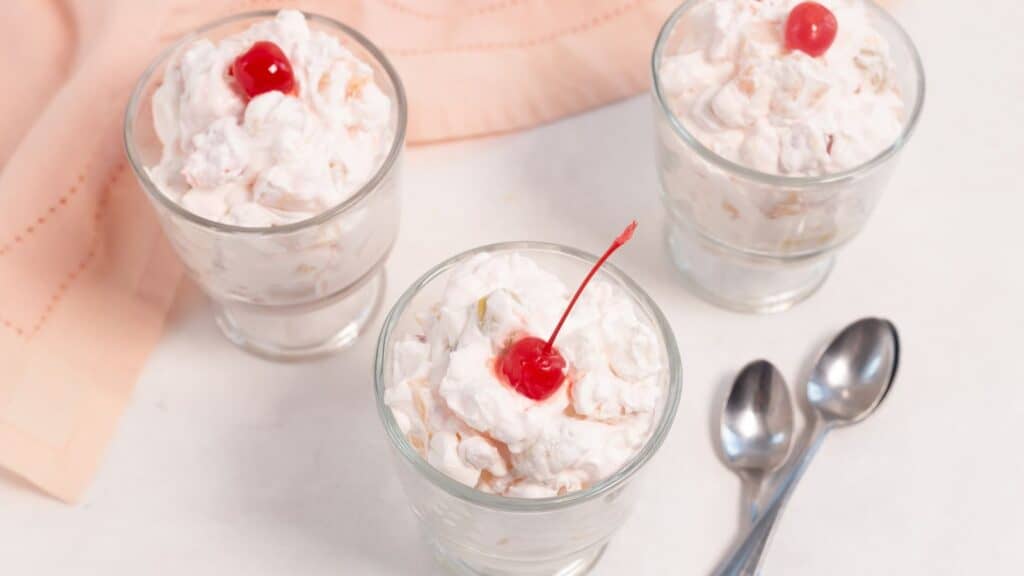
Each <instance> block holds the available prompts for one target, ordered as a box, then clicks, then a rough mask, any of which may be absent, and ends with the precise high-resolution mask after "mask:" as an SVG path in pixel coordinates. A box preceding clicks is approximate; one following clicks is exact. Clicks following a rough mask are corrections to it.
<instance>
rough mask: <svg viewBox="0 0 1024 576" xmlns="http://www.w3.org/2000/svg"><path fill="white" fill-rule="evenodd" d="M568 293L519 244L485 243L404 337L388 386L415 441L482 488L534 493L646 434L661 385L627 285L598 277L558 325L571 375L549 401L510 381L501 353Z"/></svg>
mask: <svg viewBox="0 0 1024 576" xmlns="http://www.w3.org/2000/svg"><path fill="white" fill-rule="evenodd" d="M570 296H571V294H570V292H569V291H568V289H567V288H566V286H565V285H564V284H563V283H562V282H561V281H560V280H559V279H558V277H556V276H555V275H554V274H552V273H550V272H548V271H545V270H543V269H541V268H540V267H539V266H538V265H537V264H536V263H535V262H534V261H533V260H531V259H529V258H527V257H525V256H523V255H520V254H510V255H491V254H480V255H477V256H475V257H474V258H472V259H470V260H469V261H467V262H465V263H463V264H461V265H460V266H459V267H458V268H456V269H455V270H453V271H452V273H451V278H450V280H449V282H448V285H447V286H446V288H445V291H444V295H443V297H442V299H441V301H440V302H439V303H438V304H437V305H436V306H434V307H433V308H432V309H431V310H430V311H429V312H428V313H426V314H424V315H423V316H421V317H420V319H419V320H420V324H421V326H422V330H423V332H422V334H419V335H416V336H409V337H407V338H405V339H402V340H400V341H398V342H397V343H396V344H395V346H394V349H393V356H394V361H393V366H392V370H393V373H392V376H393V377H392V379H391V380H390V383H389V386H388V388H387V390H386V392H385V402H386V403H387V405H388V406H390V408H391V410H392V413H393V414H394V417H395V420H396V421H397V422H398V425H399V426H400V428H401V430H402V431H403V433H405V434H406V436H407V437H408V439H409V441H410V443H411V444H412V445H413V446H414V447H415V448H416V449H417V450H418V451H420V453H421V454H423V456H424V457H425V458H426V459H427V461H428V462H429V463H430V464H431V465H433V466H434V467H436V468H438V469H439V470H441V471H442V472H444V473H445V474H447V475H449V476H451V477H452V478H455V479H456V480H458V481H459V482H462V483H463V484H466V485H468V486H474V487H476V488H477V489H479V490H482V491H486V492H492V493H496V494H502V495H506V496H515V497H524V498H538V497H546V496H554V495H558V494H564V493H566V492H571V491H574V490H580V489H584V488H586V487H588V486H590V485H592V484H593V483H595V482H597V481H599V480H601V479H602V478H605V477H607V476H609V475H611V474H613V473H615V472H616V471H617V470H618V469H619V468H621V467H622V466H623V465H624V464H625V463H626V462H627V461H628V460H629V459H630V458H631V457H632V456H634V455H635V454H636V453H637V452H638V451H639V450H640V449H641V448H642V447H643V445H644V443H645V442H646V441H647V439H648V438H649V436H650V434H651V431H652V426H653V423H654V420H655V412H656V409H657V406H658V403H659V401H660V399H661V397H662V394H663V383H662V382H663V370H664V366H663V360H662V356H661V351H660V348H659V346H660V344H659V341H658V338H657V335H656V333H655V331H654V328H653V327H652V326H651V325H650V323H649V322H648V321H647V320H646V319H645V318H644V317H643V316H642V315H641V314H640V312H639V311H638V309H637V308H636V305H635V304H634V303H633V301H632V300H631V299H630V297H629V296H628V295H627V294H625V293H624V292H623V291H622V290H621V289H619V288H617V287H615V286H614V285H612V284H610V283H607V282H602V281H599V280H596V281H594V282H592V283H591V284H590V286H589V287H588V288H587V289H586V290H585V291H584V292H583V295H582V296H581V298H580V300H579V302H578V303H577V304H576V307H575V308H574V309H573V312H572V314H570V316H569V318H568V320H567V322H566V324H565V326H564V327H563V329H562V332H561V334H560V335H559V338H558V342H557V346H558V349H559V350H560V352H561V353H562V355H563V357H564V358H565V360H566V362H567V364H568V374H569V376H568V378H567V379H566V382H565V384H563V385H562V387H561V388H560V389H559V390H558V391H557V392H555V394H554V395H552V396H551V397H549V398H547V399H545V400H543V401H534V400H531V399H529V398H527V397H525V396H523V395H521V394H519V393H518V392H516V391H515V390H514V389H512V388H511V387H510V386H509V385H508V384H507V383H506V382H505V381H504V379H503V378H500V377H499V376H498V375H497V373H496V371H495V369H494V363H495V359H496V358H497V357H498V356H499V355H500V354H501V352H502V350H503V349H504V348H505V347H506V346H507V345H508V343H509V341H510V340H511V339H513V338H514V337H517V336H519V335H522V334H531V335H540V336H541V337H543V336H546V335H547V334H549V333H550V332H551V330H552V329H553V328H554V326H555V324H556V322H557V321H558V318H559V316H560V315H561V313H562V311H563V310H564V309H565V306H566V305H567V304H568V302H569V297H570Z"/></svg>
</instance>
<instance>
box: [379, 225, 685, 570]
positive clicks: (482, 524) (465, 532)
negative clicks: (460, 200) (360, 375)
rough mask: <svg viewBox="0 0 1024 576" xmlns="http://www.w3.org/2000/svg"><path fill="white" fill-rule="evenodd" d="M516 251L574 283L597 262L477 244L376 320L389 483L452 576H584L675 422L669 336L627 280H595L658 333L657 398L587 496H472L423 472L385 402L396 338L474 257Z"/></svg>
mask: <svg viewBox="0 0 1024 576" xmlns="http://www.w3.org/2000/svg"><path fill="white" fill-rule="evenodd" d="M483 252H486V253H491V254H502V253H519V254H522V255H525V256H528V257H529V258H531V259H533V260H534V261H536V262H537V263H538V264H539V265H540V266H541V267H542V268H544V269H545V270H547V271H550V272H552V273H553V274H555V275H557V276H558V277H559V278H560V279H561V280H562V281H563V282H564V283H565V284H566V285H568V286H572V285H576V284H577V283H579V281H580V279H582V278H583V277H584V276H585V275H586V273H587V272H588V270H589V269H590V267H591V266H592V265H593V264H594V262H595V261H596V260H597V258H596V257H595V256H593V255H591V254H587V253H585V252H580V251H578V250H575V249H572V248H567V247H564V246H559V245H555V244H545V243H538V242H513V243H504V244H495V245H491V246H483V247H480V248H476V249H474V250H470V251H468V252H465V253H463V254H459V255H458V256H455V257H453V258H451V259H449V260H446V261H445V262H442V263H441V264H439V265H437V266H435V267H434V268H432V269H431V270H430V271H428V272H427V273H426V274H424V275H423V276H422V277H421V278H420V279H419V280H417V281H416V282H415V283H414V284H413V285H412V286H411V287H410V288H409V289H408V290H406V292H405V293H404V294H403V295H402V296H401V298H399V300H398V302H397V303H396V304H395V306H394V308H393V309H392V310H391V313H390V314H389V315H388V317H387V319H386V320H385V321H384V327H383V330H382V331H381V335H380V340H379V341H378V345H377V357H376V362H375V371H374V387H375V391H376V396H377V410H378V411H379V413H380V417H381V421H382V422H383V424H384V429H385V431H386V433H387V436H388V438H389V439H390V441H391V445H392V447H393V448H394V454H395V460H396V467H397V469H398V478H399V480H400V481H401V484H402V487H403V488H404V490H405V493H406V496H407V497H408V499H409V504H410V505H411V507H412V510H413V512H414V513H415V515H416V517H417V518H418V519H419V524H420V528H421V531H422V533H423V535H424V537H425V538H426V540H427V542H428V543H429V545H430V546H431V548H432V549H433V551H434V553H435V555H436V557H437V559H438V560H439V562H441V564H442V565H444V566H446V567H447V568H448V569H450V570H453V571H454V572H455V573H457V574H464V575H484V574H486V575H489V576H551V575H558V576H575V575H578V574H584V573H586V572H588V571H589V570H590V568H592V567H593V566H594V564H595V563H596V562H597V560H598V559H599V558H600V556H601V553H602V552H603V551H604V549H605V546H606V545H607V544H608V541H609V539H610V538H611V537H612V535H613V534H614V533H615V531H616V530H618V528H619V527H620V526H621V525H622V524H623V522H624V521H625V520H626V518H627V516H628V515H629V513H630V511H631V510H632V509H633V506H634V503H635V501H636V498H637V495H638V492H639V490H640V485H639V484H638V483H637V482H636V480H637V476H638V473H639V472H640V471H641V470H642V469H643V468H644V466H645V465H646V464H647V463H648V462H649V461H650V459H651V457H652V456H654V453H655V452H657V450H658V448H659V447H660V446H661V444H662V442H663V441H664V440H665V437H666V435H667V434H668V432H669V429H670V428H671V426H672V422H673V419H674V418H675V413H676V408H677V406H678V404H679V396H680V391H681V387H682V368H681V364H680V359H679V352H678V349H677V347H676V341H675V336H674V335H673V334H672V329H671V328H670V327H669V325H668V321H667V320H666V319H665V317H664V315H663V314H662V313H661V311H660V310H659V309H658V307H657V305H655V303H654V302H653V301H652V300H651V298H650V297H649V296H648V295H647V294H646V293H645V292H644V291H643V289H641V288H640V287H639V286H638V285H637V284H636V283H635V282H633V280H631V279H630V278H629V277H628V276H626V275H625V274H623V273H622V271H620V270H619V269H617V268H616V267H615V266H612V265H610V264H606V265H605V266H604V267H603V268H602V269H601V271H600V272H598V275H597V277H598V278H600V279H601V280H603V281H606V282H611V283H612V284H614V285H616V286H618V287H619V288H621V289H622V290H623V292H624V293H625V294H627V295H628V296H629V297H630V298H631V299H632V300H633V302H634V303H635V304H636V307H637V310H638V311H639V313H640V314H641V316H642V317H643V318H645V319H646V320H647V321H648V322H649V323H650V324H651V326H653V327H654V329H655V332H656V333H657V335H658V343H659V348H660V350H661V359H662V364H663V366H665V369H664V372H663V375H662V382H661V384H662V386H663V390H664V394H663V395H662V398H661V401H660V403H659V405H658V408H657V412H656V416H655V423H654V427H653V431H652V434H651V437H650V439H649V440H648V441H647V443H646V444H645V445H644V447H643V448H642V449H641V450H640V452H639V453H638V454H636V455H635V456H634V457H633V458H632V459H631V460H630V461H629V462H627V463H626V464H625V465H624V466H623V467H622V468H621V469H620V470H619V471H618V472H616V473H615V474H613V475H612V476H609V477H608V478H605V479H603V480H601V481H600V482H598V483H596V484H595V485H593V486H591V487H590V488H588V489H586V490H581V491H578V492H571V493H569V494H566V495H564V496H557V497H551V498H539V499H526V498H511V497H507V496H500V495H495V494H487V493H484V492H480V491H478V490H476V489H474V488H472V487H469V486H466V485H464V484H461V483H460V482H458V481H456V480H454V479H452V478H450V477H448V476H447V475H445V474H444V473H442V472H440V471H439V470H437V469H435V468H434V467H433V466H431V465H430V464H429V463H428V462H427V461H426V460H425V459H424V458H423V457H422V456H420V454H419V452H417V451H416V449H415V448H414V447H413V446H412V445H411V444H410V443H409V441H408V439H407V438H406V436H405V435H404V434H403V433H402V431H401V429H400V428H399V427H398V424H397V422H396V421H395V418H394V416H393V415H392V413H391V409H390V408H389V407H388V406H387V405H386V404H385V403H384V391H385V390H386V389H387V387H388V386H389V384H390V379H391V378H392V368H393V357H392V350H393V347H394V344H395V342H396V341H398V340H400V339H402V338H403V337H405V336H408V335H411V334H416V333H418V324H417V322H416V315H417V313H420V312H422V311H424V310H429V309H430V307H431V306H433V305H434V304H436V303H437V302H439V301H440V300H441V296H442V294H443V292H444V289H445V285H446V284H447V282H448V279H449V276H450V274H451V272H452V270H453V269H454V268H456V267H457V266H458V265H459V264H461V263H463V262H465V261H467V260H469V259H470V258H472V257H473V256H475V255H477V254H480V253H483Z"/></svg>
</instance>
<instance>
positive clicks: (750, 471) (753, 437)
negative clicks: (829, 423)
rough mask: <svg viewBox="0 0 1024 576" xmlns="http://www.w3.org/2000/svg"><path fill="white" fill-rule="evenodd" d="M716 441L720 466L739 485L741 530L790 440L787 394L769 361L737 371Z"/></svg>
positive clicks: (790, 411) (790, 406)
mask: <svg viewBox="0 0 1024 576" xmlns="http://www.w3.org/2000/svg"><path fill="white" fill-rule="evenodd" d="M719 439H720V441H721V448H722V456H723V457H724V459H725V465H726V466H728V467H729V469H731V470H732V471H733V472H735V473H736V474H737V475H738V476H739V477H740V481H741V482H742V491H743V496H742V500H741V501H742V507H741V520H742V522H743V525H744V526H746V525H748V524H750V523H751V522H753V521H754V519H756V518H757V498H758V497H759V496H760V494H761V485H762V484H763V483H764V479H765V477H766V476H767V475H768V474H769V473H771V472H772V471H773V470H775V469H776V468H778V467H779V466H780V465H781V464H782V462H783V461H785V459H786V454H788V453H789V446H790V444H792V440H793V404H792V402H791V400H790V398H789V389H788V388H786V381H785V379H784V378H783V377H782V374H780V373H779V371H778V369H777V368H775V366H774V365H773V364H772V363H771V362H768V361H767V360H755V361H753V362H751V363H750V364H747V365H746V366H744V367H743V369H742V370H740V373H739V374H738V375H737V376H736V380H735V381H733V384H732V388H731V389H730V390H729V396H728V398H726V399H725V405H724V406H722V415H721V424H720V425H719Z"/></svg>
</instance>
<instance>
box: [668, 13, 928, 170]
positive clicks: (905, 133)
mask: <svg viewBox="0 0 1024 576" xmlns="http://www.w3.org/2000/svg"><path fill="white" fill-rule="evenodd" d="M705 1H707V0H686V1H685V2H683V3H682V4H680V5H679V6H678V7H677V8H676V9H675V10H673V11H672V14H670V15H669V17H668V19H667V20H666V21H665V23H664V24H663V25H662V27H661V31H660V32H658V39H657V40H656V41H655V43H654V50H653V51H652V53H651V78H652V81H651V89H652V92H653V93H654V98H655V100H657V101H658V107H659V108H660V109H661V112H662V113H663V114H664V115H665V116H666V117H667V118H668V119H669V122H670V124H671V125H672V129H673V131H674V132H675V134H676V135H677V136H678V137H679V138H680V139H682V141H683V142H685V143H686V144H687V145H688V146H689V147H690V148H691V149H692V150H694V151H695V152H696V153H697V154H698V155H700V156H701V158H703V159H704V160H706V161H708V162H710V163H711V164H713V165H715V166H717V167H718V168H720V169H722V170H724V171H726V172H730V173H735V174H738V175H739V176H742V177H743V178H746V179H748V180H753V181H755V182H758V183H761V184H765V185H771V186H786V187H791V188H811V187H816V186H822V185H827V184H834V183H839V182H844V181H847V180H851V179H854V178H857V177H858V176H860V175H861V174H864V173H866V172H869V171H871V170H873V169H874V168H876V167H877V166H879V165H881V164H883V163H885V162H886V161H887V160H889V159H890V158H891V157H893V156H894V155H895V154H896V153H897V152H899V151H900V150H901V149H903V147H904V146H905V145H906V143H907V142H908V141H909V140H910V137H911V136H912V135H913V133H914V130H915V129H916V128H917V123H918V120H919V119H920V117H921V111H922V110H923V108H924V99H925V92H926V82H925V72H924V63H923V62H922V61H921V54H920V53H919V52H918V50H917V46H916V45H915V44H914V41H913V40H912V39H911V38H910V35H909V34H908V33H907V31H906V30H905V29H904V28H903V26H902V25H900V23H899V21H898V20H896V18H894V17H893V16H892V15H891V14H890V13H889V12H888V11H887V10H885V9H884V8H882V7H881V6H879V5H878V4H877V3H876V2H875V1H874V0H863V1H864V4H866V5H867V6H869V7H870V9H871V10H872V11H873V13H874V14H875V15H877V16H879V17H880V18H882V19H883V20H885V21H886V23H887V24H889V25H890V26H892V27H893V29H894V30H896V33H897V37H898V39H899V41H900V42H901V43H902V44H903V45H904V46H905V47H906V48H907V50H908V52H909V53H910V56H911V60H912V64H913V70H914V74H915V83H916V84H917V97H916V98H915V99H914V102H913V105H912V108H911V110H910V114H909V116H908V117H907V120H906V122H904V123H903V129H902V130H901V132H900V135H899V136H898V137H897V138H896V140H894V141H893V142H892V144H890V145H889V146H887V147H886V148H885V149H884V150H882V151H881V152H879V153H878V154H877V155H875V156H874V157H872V158H871V159H869V160H867V161H865V162H863V163H861V164H858V165H856V166H854V167H852V168H849V169H847V170H843V171H841V172H835V173H832V174H823V175H821V176H786V175H783V174H771V173H768V172H761V171H760V170H755V169H753V168H749V167H747V166H744V165H742V164H739V163H736V162H733V161H732V160H729V159H727V158H725V157H724V156H721V155H719V154H718V153H716V152H714V151H712V150H711V149H710V148H708V147H707V146H705V145H704V144H703V143H701V142H700V140H698V139H697V138H696V137H694V136H693V134H691V133H690V131H689V130H687V129H686V127H685V126H684V125H683V123H682V122H681V121H680V120H679V117H678V116H676V114H675V112H673V110H672V107H671V106H670V105H669V103H668V100H667V98H666V96H665V93H664V90H663V88H662V85H661V75H660V74H659V72H658V69H659V63H660V62H661V60H662V56H663V53H664V51H665V46H666V44H667V43H668V39H669V36H670V35H671V34H672V32H673V31H674V30H675V27H676V24H677V23H678V22H679V19H680V18H682V17H683V15H684V14H686V13H687V12H688V11H689V10H691V9H692V8H693V7H694V6H696V5H697V4H699V3H701V2H705Z"/></svg>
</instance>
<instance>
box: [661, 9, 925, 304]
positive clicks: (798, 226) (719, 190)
mask: <svg viewBox="0 0 1024 576" xmlns="http://www.w3.org/2000/svg"><path fill="white" fill-rule="evenodd" d="M708 1H710V0H688V1H687V2H684V3H683V4H682V5H681V6H680V7H679V8H677V9H676V10H675V12H673V13H672V15H671V16H670V17H669V19H668V20H667V21H666V22H665V25H664V26H663V27H662V29H661V33H660V34H659V36H658V40H657V43H656V44H655V47H654V53H653V56H652V59H651V66H652V73H653V83H652V92H653V98H654V106H653V109H654V116H655V138H656V164H657V169H658V174H659V178H660V181H661V188H662V199H663V202H664V205H665V208H666V211H667V214H668V219H667V226H666V236H667V240H668V244H669V251H670V254H671V255H672V258H673V260H674V262H675V264H676V265H677V266H678V267H679V269H680V270H681V271H682V273H683V276H684V278H685V280H686V282H687V284H688V285H689V287H690V288H691V289H692V290H693V291H694V292H695V293H696V294H697V295H699V296H701V297H702V298H704V299H706V300H708V301H710V302H712V303H714V304H717V305H720V306H723V307H726V308H730V309H733V310H738V311H743V312H775V311H780V310H785V309H787V308H789V307H791V306H793V305H794V304H796V303H797V302H800V301H801V300H803V299H805V298H807V297H808V296H810V295H811V294H813V293H814V292H815V291H816V290H817V289H818V288H819V287H820V286H821V284H822V283H823V282H824V281H825V279H826V278H827V277H828V274H829V272H830V271H831V269H832V266H833V263H834V261H835V255H836V251H837V249H838V248H839V247H840V246H842V245H843V244H844V243H845V242H847V241H848V240H850V239H851V238H853V237H854V236H855V235H856V234H857V233H858V232H859V231H860V230H861V228H862V227H863V226H864V224H865V222H867V219H868V217H869V216H870V215H871V213H872V211H873V210H874V208H875V205H876V204H877V203H878V200H879V198H880V196H881V194H882V191H883V189H884V188H885V186H886V184H887V183H888V181H889V178H890V177H891V176H892V173H893V169H894V168H895V165H896V160H897V158H898V156H899V153H900V151H901V150H902V149H903V146H904V145H905V144H906V143H907V141H908V140H909V139H910V136H911V134H912V133H913V132H914V128H915V127H916V126H917V121H918V118H919V116H920V114H921V109H922V106H923V103H924V94H925V78H924V68H923V66H922V63H921V59H920V56H919V55H918V53H917V49H916V48H915V47H914V44H913V42H912V41H911V39H910V37H909V36H908V35H907V33H906V32H905V31H904V30H903V28H901V27H900V25H899V23H897V22H896V20H895V19H893V17H892V16H890V15H889V14H888V13H887V12H886V11H885V10H883V9H882V8H880V7H879V6H878V5H876V4H875V3H873V2H871V1H870V0H866V1H865V5H866V9H867V13H868V16H869V18H870V19H871V21H872V24H873V25H874V26H875V27H876V28H877V29H878V30H879V32H880V33H881V34H882V35H883V36H884V37H885V39H886V40H887V41H888V42H889V45H890V46H889V48H890V52H891V56H892V58H893V61H894V65H895V69H896V74H897V82H898V85H899V89H900V91H901V93H902V95H903V98H904V101H905V103H906V108H905V112H904V118H903V131H902V133H901V134H900V135H899V137H898V138H897V139H896V141H894V142H893V143H892V144H891V145H890V146H889V147H888V148H886V149H885V150H883V151H882V152H880V153H879V154H878V155H877V156H875V157H874V158H872V159H871V160H869V161H867V162H865V163H864V164H862V165H859V166H856V167H854V168H852V169H850V170H847V171H844V172H840V173H835V174H828V175H825V176H821V177H790V176H780V175H773V174H767V173H763V172H758V171H756V170H752V169H750V168H747V167H744V166H741V165H739V164H736V163H734V162H732V161H730V160H727V159H725V158H723V157H722V156H719V155H718V154H716V153H715V152H713V151H711V150H710V149H709V148H707V147H706V146H704V145H703V144H701V143H700V142H699V141H698V140H697V139H696V138H695V137H694V136H693V135H692V134H691V133H690V132H689V131H688V130H687V129H686V127H685V126H684V124H683V122H682V121H680V119H679V118H678V117H677V116H676V114H675V113H674V112H673V110H672V106H671V103H670V101H669V96H668V94H666V93H665V91H664V88H663V85H662V82H661V75H660V69H661V66H662V62H663V61H664V58H665V56H666V55H669V54H673V53H675V52H676V51H677V50H678V47H679V44H680V42H681V39H682V36H683V35H684V34H685V30H686V29H687V28H688V26H689V21H688V20H689V18H690V16H691V15H692V13H693V9H694V8H695V7H696V6H698V5H699V4H701V3H703V2H708Z"/></svg>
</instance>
